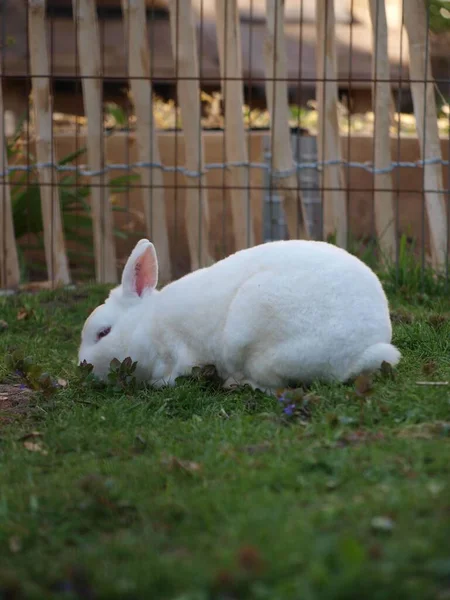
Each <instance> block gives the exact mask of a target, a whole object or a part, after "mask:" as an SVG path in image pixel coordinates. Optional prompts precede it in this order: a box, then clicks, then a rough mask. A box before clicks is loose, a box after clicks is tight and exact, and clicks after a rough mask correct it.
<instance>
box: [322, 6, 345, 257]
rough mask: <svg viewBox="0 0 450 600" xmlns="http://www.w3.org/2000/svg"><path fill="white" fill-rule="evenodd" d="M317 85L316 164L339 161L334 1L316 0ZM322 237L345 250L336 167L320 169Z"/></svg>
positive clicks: (341, 196) (341, 183) (341, 192)
mask: <svg viewBox="0 0 450 600" xmlns="http://www.w3.org/2000/svg"><path fill="white" fill-rule="evenodd" d="M316 7H317V8H316V24H317V46H316V47H317V56H316V60H317V85H316V99H317V109H318V117H319V121H318V138H317V148H318V156H319V161H320V162H322V161H325V162H326V161H329V160H337V161H340V160H341V159H342V151H341V139H340V134H339V123H338V112H337V104H338V85H337V81H336V75H337V54H336V38H335V29H336V20H335V15H334V0H317V3H316ZM322 184H323V187H324V192H323V203H324V207H323V209H324V233H325V237H327V236H328V235H330V234H335V235H336V243H337V244H338V246H341V247H342V248H345V247H346V246H347V227H348V224H347V203H346V198H345V192H344V174H343V172H342V167H341V166H340V165H336V166H335V165H330V166H324V167H323V170H322Z"/></svg>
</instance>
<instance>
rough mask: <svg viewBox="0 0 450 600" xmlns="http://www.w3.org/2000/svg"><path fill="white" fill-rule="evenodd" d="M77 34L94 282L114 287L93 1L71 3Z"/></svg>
mask: <svg viewBox="0 0 450 600" xmlns="http://www.w3.org/2000/svg"><path fill="white" fill-rule="evenodd" d="M72 6H73V15H74V19H76V28H77V32H78V55H79V62H80V71H81V77H82V83H83V101H84V111H85V113H86V117H87V152H88V161H89V168H90V169H91V170H92V171H94V172H98V173H99V174H98V175H93V176H91V177H90V182H89V183H90V184H91V206H92V217H93V225H94V249H95V270H96V279H97V281H98V282H100V283H116V282H117V269H116V248H115V245H114V237H113V215H112V210H111V206H110V203H109V192H108V185H107V184H106V185H104V181H103V179H104V175H102V171H103V169H104V166H105V161H104V136H103V106H102V73H101V62H100V38H99V32H98V20H97V9H96V5H95V0H72Z"/></svg>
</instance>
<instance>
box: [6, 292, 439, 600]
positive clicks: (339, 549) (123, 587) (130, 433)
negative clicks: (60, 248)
mask: <svg viewBox="0 0 450 600" xmlns="http://www.w3.org/2000/svg"><path fill="white" fill-rule="evenodd" d="M104 296H105V290H104V289H102V288H98V287H93V288H89V289H88V288H86V289H78V290H74V291H65V290H60V291H56V292H45V293H40V294H38V295H23V294H21V295H17V296H13V297H10V298H4V297H3V298H0V319H2V320H3V321H4V322H5V323H3V324H1V323H0V356H3V355H5V356H6V358H5V359H4V360H3V359H2V358H0V381H2V382H3V383H2V386H1V387H0V394H1V396H0V598H53V597H54V598H62V597H64V598H121V599H137V598H139V599H144V598H151V599H159V598H171V599H178V600H182V599H183V600H206V599H217V600H218V599H223V600H225V599H228V600H232V599H241V598H242V599H243V598H257V599H271V600H273V599H290V598H296V599H301V600H309V599H316V598H320V599H322V598H323V599H329V598H330V599H338V598H339V599H346V600H349V599H379V598H380V599H381V598H383V599H384V598H386V599H388V598H389V599H394V598H395V599H396V600H398V599H403V598H405V599H412V598H413V599H415V598H417V599H420V600H426V599H428V598H430V599H436V600H444V599H448V598H450V387H449V386H448V385H447V386H430V385H428V386H424V385H418V384H417V382H418V381H428V382H431V381H449V380H450V317H449V315H450V300H449V299H448V296H447V298H446V297H445V295H444V294H443V295H441V296H440V297H428V296H417V297H416V296H414V295H413V296H412V297H410V299H409V301H407V300H405V299H404V298H402V297H400V296H392V297H391V308H392V312H393V320H394V328H395V330H394V331H395V335H394V343H395V344H396V345H398V347H399V348H400V350H401V351H402V353H403V360H402V362H401V365H400V366H399V369H398V371H397V373H396V374H395V376H394V378H392V375H391V374H390V373H384V374H380V375H378V376H376V377H375V378H374V380H373V384H372V386H371V385H370V384H369V382H368V381H365V380H360V381H358V382H357V383H356V384H351V385H346V386H340V385H335V386H324V385H316V386H314V388H313V389H312V390H311V391H310V395H309V396H307V397H306V399H305V398H301V397H300V394H298V398H297V400H296V402H297V406H298V408H299V410H298V411H296V412H295V414H294V415H293V416H292V417H289V416H287V415H285V414H284V413H283V406H282V405H281V404H280V402H279V401H278V400H276V399H272V398H267V397H264V396H263V395H262V394H258V393H253V392H251V391H249V390H247V389H243V390H240V391H237V392H234V393H228V394H225V393H223V392H221V391H219V390H217V389H216V388H215V387H214V386H213V385H212V384H211V383H208V382H207V381H204V380H199V381H183V382H180V385H179V386H178V387H176V388H173V389H168V390H160V391H152V390H149V389H148V390H138V391H135V392H130V391H129V390H127V389H125V390H121V389H116V388H113V387H111V386H110V387H108V388H106V389H98V388H96V387H95V386H92V385H89V384H86V382H85V381H83V379H82V378H81V377H80V375H79V374H78V372H77V367H76V351H77V346H78V342H79V334H80V328H81V326H82V324H83V321H84V319H85V317H86V316H87V314H88V312H89V311H90V310H91V309H92V308H94V307H95V306H96V305H97V304H98V303H99V301H100V300H102V299H103V298H104ZM11 347H15V348H17V349H19V350H21V351H22V352H24V353H25V355H27V356H29V357H31V361H30V365H31V367H32V368H31V371H32V370H33V365H34V367H35V366H36V365H38V366H40V367H42V368H43V369H44V370H45V371H47V372H48V373H49V374H50V375H51V376H52V377H55V378H59V379H61V380H63V381H61V382H60V384H61V388H59V389H58V390H57V391H56V392H55V393H54V394H53V395H50V394H45V393H43V392H41V391H37V392H36V391H34V392H31V393H30V392H29V391H28V390H27V389H26V388H24V384H26V382H25V380H24V377H23V376H21V375H20V374H15V373H14V370H15V368H16V367H17V364H16V365H15V366H14V365H12V366H11V364H10V360H8V358H7V356H8V351H9V349H10V348H11ZM30 377H31V380H32V381H35V380H33V377H32V376H31V375H30ZM13 384H14V385H15V384H22V387H20V386H17V387H12V385H13ZM116 387H117V386H116ZM119 387H120V386H119ZM369 388H371V389H369ZM44 391H45V390H44ZM300 409H301V410H300Z"/></svg>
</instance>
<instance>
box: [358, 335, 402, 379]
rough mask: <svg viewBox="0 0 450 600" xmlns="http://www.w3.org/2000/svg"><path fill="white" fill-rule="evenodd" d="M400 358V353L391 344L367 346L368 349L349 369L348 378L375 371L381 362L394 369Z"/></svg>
mask: <svg viewBox="0 0 450 600" xmlns="http://www.w3.org/2000/svg"><path fill="white" fill-rule="evenodd" d="M400 358H401V354H400V352H399V351H398V350H397V348H396V347H395V346H393V345H392V344H383V343H379V344H374V345H373V346H369V348H367V349H366V350H365V351H364V352H363V353H362V355H361V356H360V358H359V359H358V360H357V361H356V363H355V364H354V365H353V367H352V368H351V369H350V373H349V375H348V378H350V377H355V376H357V375H360V374H361V373H370V372H373V371H377V370H378V369H379V368H380V367H381V365H382V363H383V362H386V363H388V364H390V365H391V366H392V367H395V365H396V364H397V363H398V362H399V360H400Z"/></svg>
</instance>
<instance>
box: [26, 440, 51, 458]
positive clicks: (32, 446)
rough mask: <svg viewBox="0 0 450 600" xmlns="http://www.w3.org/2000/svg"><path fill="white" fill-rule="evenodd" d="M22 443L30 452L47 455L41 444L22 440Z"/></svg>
mask: <svg viewBox="0 0 450 600" xmlns="http://www.w3.org/2000/svg"><path fill="white" fill-rule="evenodd" d="M23 445H24V446H25V448H26V449H27V450H29V451H30V452H39V453H40V454H43V455H44V456H47V454H48V451H47V450H45V448H43V447H42V446H41V444H38V443H36V442H24V443H23Z"/></svg>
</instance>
